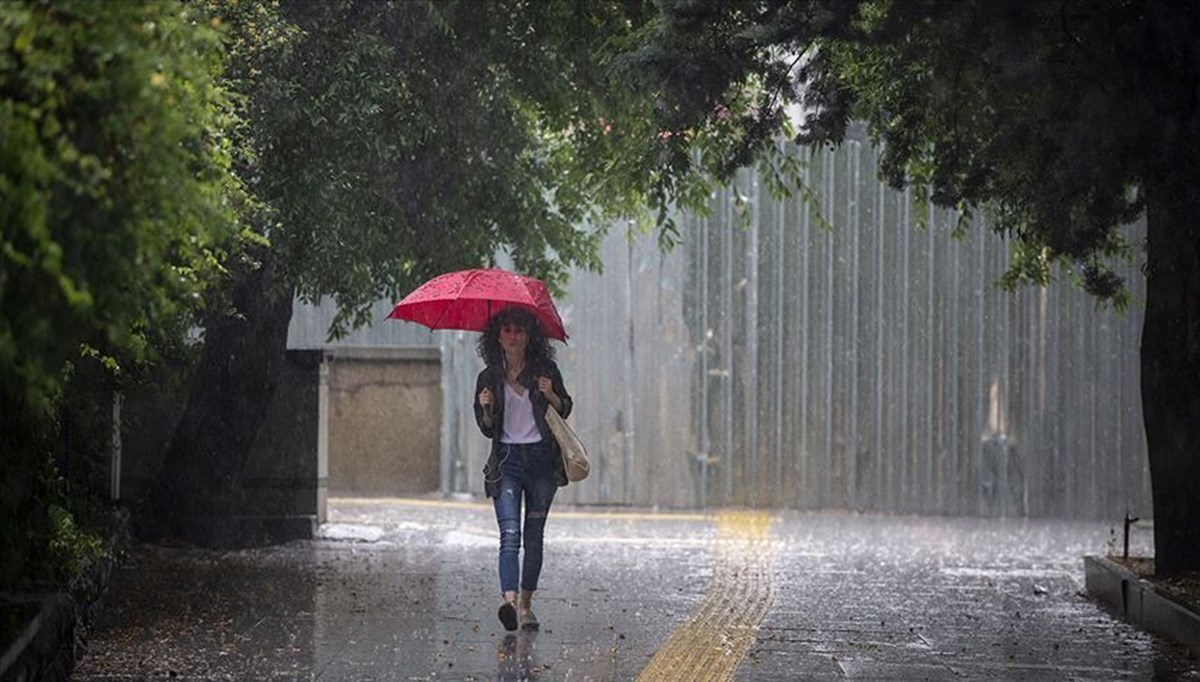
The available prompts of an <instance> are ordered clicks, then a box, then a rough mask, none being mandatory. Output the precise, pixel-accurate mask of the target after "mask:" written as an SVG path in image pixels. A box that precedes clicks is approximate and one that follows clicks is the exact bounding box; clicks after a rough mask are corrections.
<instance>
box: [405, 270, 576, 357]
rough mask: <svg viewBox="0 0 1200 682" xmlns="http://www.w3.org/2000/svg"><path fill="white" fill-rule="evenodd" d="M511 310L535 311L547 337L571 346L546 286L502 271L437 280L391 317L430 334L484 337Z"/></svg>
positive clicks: (409, 298) (408, 298)
mask: <svg viewBox="0 0 1200 682" xmlns="http://www.w3.org/2000/svg"><path fill="white" fill-rule="evenodd" d="M512 306H518V307H521V308H525V309H526V310H528V311H530V312H532V313H533V314H534V316H535V317H536V318H537V321H538V325H539V326H540V327H541V328H542V333H543V334H545V335H546V336H547V337H549V338H551V339H558V340H559V341H562V342H564V343H565V342H566V340H567V332H566V330H565V329H563V323H562V318H560V317H559V316H558V310H557V309H556V308H555V307H554V301H552V300H551V299H550V293H549V292H548V291H547V290H546V285H545V283H544V282H542V281H541V280H539V279H535V278H533V277H526V276H524V275H518V274H517V273H515V272H509V271H508V270H501V269H499V268H483V269H478V270H459V271H457V272H448V273H446V274H444V275H438V276H437V277H434V278H433V279H431V280H429V281H428V282H426V283H424V284H422V285H421V286H419V287H417V288H416V289H415V290H414V291H413V292H412V293H411V294H409V295H407V296H405V297H404V300H402V301H400V302H399V303H397V304H396V307H395V308H392V312H391V313H390V314H389V315H388V318H391V319H397V320H409V321H410V322H418V323H420V324H423V325H425V326H426V327H429V328H430V329H463V330H466V331H476V332H481V331H483V330H484V329H485V328H486V327H487V322H488V320H489V319H490V318H491V316H492V315H495V314H496V313H497V312H499V311H500V310H502V309H504V308H508V307H512Z"/></svg>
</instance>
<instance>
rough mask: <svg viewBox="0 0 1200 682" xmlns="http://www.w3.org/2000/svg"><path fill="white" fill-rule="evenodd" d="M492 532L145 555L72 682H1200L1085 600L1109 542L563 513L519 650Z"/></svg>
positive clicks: (390, 532) (476, 525) (1089, 536)
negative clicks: (1091, 563)
mask: <svg viewBox="0 0 1200 682" xmlns="http://www.w3.org/2000/svg"><path fill="white" fill-rule="evenodd" d="M494 525H495V522H494V520H493V518H492V513H491V510H490V507H487V506H484V505H482V504H479V503H441V502H429V501H420V500H390V501H367V500H335V501H332V502H331V503H330V523H329V524H328V525H326V526H325V527H324V529H323V536H324V537H323V538H322V539H320V540H317V541H313V542H297V543H291V544H288V545H285V546H280V547H272V548H265V549H258V550H250V551H240V552H221V553H218V552H208V551H196V550H180V549H166V548H155V547H142V548H139V549H138V550H137V551H136V552H135V553H134V555H133V557H132V558H131V561H130V563H129V564H128V565H127V566H126V567H125V568H124V569H123V570H122V572H121V573H120V575H119V576H118V578H117V580H116V581H115V584H114V588H113V592H112V593H111V594H110V596H109V598H108V600H107V602H106V605H105V611H104V614H103V616H102V618H101V621H100V624H99V626H98V628H97V630H96V631H95V632H94V633H93V635H92V637H91V641H90V642H89V643H88V650H89V653H88V655H87V656H86V657H85V658H84V660H82V661H81V662H80V665H79V668H78V669H77V671H76V674H75V675H74V677H73V678H72V679H75V680H131V679H156V678H163V679H165V678H173V679H204V680H311V679H318V680H520V679H540V680H633V679H644V680H720V679H735V680H836V679H846V678H849V679H860V680H879V679H894V680H918V679H928V680H949V679H982V680H1010V679H1018V680H1019V679H1024V680H1055V681H1058V680H1150V679H1193V680H1200V662H1197V661H1195V660H1189V659H1188V658H1186V656H1184V655H1183V654H1182V653H1181V652H1180V651H1179V650H1177V649H1175V648H1174V647H1171V646H1169V645H1167V644H1165V643H1163V642H1161V641H1160V640H1157V639H1155V638H1153V637H1151V636H1149V635H1147V634H1145V633H1143V632H1141V631H1138V630H1135V629H1133V628H1131V627H1130V626H1127V625H1125V624H1124V623H1122V622H1120V621H1117V620H1114V619H1113V618H1111V617H1109V616H1108V615H1107V614H1106V613H1105V612H1103V611H1102V610H1100V609H1099V608H1098V607H1097V606H1095V605H1094V604H1093V603H1092V602H1090V601H1088V599H1087V598H1086V597H1085V596H1084V595H1083V594H1082V589H1083V568H1082V560H1081V557H1082V556H1083V555H1085V554H1097V553H1103V552H1105V550H1106V548H1107V543H1108V541H1109V537H1110V536H1109V528H1108V527H1107V526H1104V525H1101V524H1095V523H1072V522H1044V521H1036V522H1031V521H987V520H978V519H942V518H937V519H933V518H919V517H884V516H860V515H852V514H805V513H797V512H781V513H776V514H763V513H758V512H747V511H729V512H713V513H706V514H655V513H634V512H625V511H606V510H587V509H577V508H567V507H558V508H556V509H555V510H554V511H552V512H551V520H550V523H549V525H548V529H547V559H546V566H545V570H544V572H543V582H542V586H541V587H542V589H541V590H540V593H539V599H538V601H537V604H536V605H537V608H536V610H537V613H538V616H539V618H540V619H541V621H542V629H541V630H540V631H539V632H520V633H516V634H512V633H506V632H505V631H504V630H503V628H502V627H500V624H499V622H498V621H497V620H496V616H495V611H496V607H497V606H498V605H499V602H498V594H497V592H498V588H497V586H496V578H495V562H496V557H495V547H496V545H497V540H496V537H495V531H494ZM1147 541H1148V539H1147ZM1135 549H1140V548H1135Z"/></svg>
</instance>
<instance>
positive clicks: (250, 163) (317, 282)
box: [142, 0, 688, 541]
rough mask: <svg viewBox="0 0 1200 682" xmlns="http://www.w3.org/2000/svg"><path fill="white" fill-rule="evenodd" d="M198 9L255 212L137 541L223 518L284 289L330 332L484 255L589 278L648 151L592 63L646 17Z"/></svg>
mask: <svg viewBox="0 0 1200 682" xmlns="http://www.w3.org/2000/svg"><path fill="white" fill-rule="evenodd" d="M206 6H207V7H209V8H210V10H211V11H212V12H213V14H214V16H216V17H218V18H219V19H220V20H221V23H222V24H223V26H224V27H225V30H226V36H227V38H226V44H227V49H228V51H229V60H230V61H229V68H228V72H227V79H228V83H229V87H230V88H231V89H232V90H233V91H235V92H237V93H239V94H240V95H241V99H240V101H241V102H242V107H241V109H240V113H241V115H242V116H243V117H244V119H245V121H246V123H247V125H246V129H245V143H246V145H247V147H248V148H249V149H250V150H251V153H250V154H249V155H248V156H247V159H246V162H245V163H244V164H241V165H240V166H239V167H238V168H237V173H238V175H239V177H241V178H242V180H243V181H244V182H245V183H246V185H247V186H248V187H250V188H251V189H252V191H253V192H254V195H255V197H256V198H257V199H258V200H259V201H260V202H261V206H260V208H261V210H260V211H258V212H257V213H255V214H254V215H251V216H250V218H249V220H250V221H251V225H252V226H253V228H254V230H255V232H256V233H257V234H258V235H259V237H260V239H259V240H258V241H256V242H250V243H248V246H247V248H246V249H245V250H243V251H240V252H239V253H241V254H242V257H241V258H239V259H237V260H236V262H235V263H233V264H231V265H230V266H229V269H230V271H231V273H232V276H231V277H230V278H229V279H228V280H227V281H226V283H225V284H224V285H223V286H222V287H220V288H214V289H212V290H210V291H209V293H208V295H207V299H208V306H207V311H208V315H207V317H206V319H205V321H204V325H203V327H204V356H203V359H202V360H201V364H200V368H199V370H198V374H197V376H196V379H195V381H194V383H193V387H192V391H191V395H190V397H189V399H188V405H187V408H186V410H185V413H184V415H183V417H182V420H181V422H180V424H179V426H178V428H177V430H176V434H175V437H174V438H173V440H172V443H171V445H170V447H169V448H168V453H167V456H166V462H165V466H164V469H163V471H162V473H161V475H160V476H159V477H158V480H159V483H160V485H159V490H158V493H157V494H156V498H157V500H158V504H157V505H156V509H155V510H154V512H153V513H147V514H143V515H142V518H143V519H144V520H152V521H154V520H163V521H165V524H163V525H162V526H161V527H158V528H147V529H146V532H147V534H149V535H158V534H169V535H177V536H183V537H190V538H192V539H197V540H205V539H209V540H211V539H212V537H213V536H212V530H213V529H212V528H211V527H210V526H211V524H212V523H214V519H216V523H220V521H219V518H220V516H221V515H222V514H225V513H228V510H237V509H238V508H239V507H241V504H240V501H239V500H240V499H241V496H242V495H244V494H245V493H244V492H243V491H241V490H240V485H239V481H238V480H237V477H236V475H235V474H232V473H230V472H237V471H239V470H240V469H241V464H242V463H244V462H245V461H246V459H247V457H248V455H249V448H250V446H251V444H252V442H253V439H254V435H255V434H256V433H257V431H258V427H259V425H261V424H262V422H263V419H264V417H265V410H266V408H267V405H268V404H269V403H270V398H271V396H272V395H273V393H274V391H275V389H276V382H277V378H278V376H279V374H280V371H281V367H282V363H283V362H284V358H285V350H286V347H285V346H286V332H287V327H288V322H289V320H290V316H291V310H292V301H293V298H294V297H295V296H297V295H298V296H300V297H301V298H303V299H309V300H312V299H319V298H321V297H323V296H333V297H335V298H336V300H337V302H338V304H339V306H340V311H341V312H340V313H339V316H338V317H337V319H336V320H335V327H334V329H333V330H332V333H333V334H337V333H339V332H340V331H342V330H344V329H346V328H347V327H348V326H351V325H357V324H361V323H363V322H366V321H367V318H366V314H367V311H368V309H369V306H370V304H371V303H373V302H374V301H376V300H378V298H379V297H380V296H381V295H389V296H391V297H393V298H396V297H398V296H399V295H400V294H403V293H405V292H407V291H408V290H410V289H411V288H413V287H415V286H416V285H417V284H419V283H420V282H421V281H423V280H424V279H426V278H428V277H430V276H432V275H434V274H438V273H440V272H443V271H446V270H453V269H458V268H462V267H471V266H477V265H480V264H484V263H487V262H488V261H489V260H490V259H491V258H493V257H494V255H495V253H496V252H497V251H498V250H500V249H507V250H508V251H510V252H511V253H512V255H513V257H514V260H515V262H516V264H517V266H518V268H520V269H522V270H524V271H527V272H530V273H533V274H537V275H540V276H542V277H545V278H547V279H549V280H550V281H551V282H552V283H557V282H561V281H562V278H563V276H564V275H565V272H566V270H567V269H568V268H569V267H572V266H582V267H587V268H598V267H599V265H600V264H599V262H598V261H597V257H596V252H597V248H598V245H599V243H600V239H601V236H602V233H603V228H602V227H595V226H602V225H606V224H607V221H608V218H609V217H610V216H612V215H615V214H622V215H626V214H634V213H637V211H638V207H639V206H642V205H644V204H645V203H646V202H647V201H648V200H650V199H651V198H650V197H649V193H650V191H651V189H652V185H651V183H650V182H648V181H647V176H646V174H645V173H644V172H643V167H644V164H643V163H642V161H643V159H644V158H645V155H646V154H651V153H655V151H656V150H657V149H658V148H659V147H660V146H661V143H660V141H659V140H658V139H657V138H656V137H655V135H654V134H652V132H651V131H650V129H649V125H650V121H651V117H650V116H648V115H647V107H648V102H647V101H646V100H645V99H644V98H641V97H638V96H636V95H637V93H635V92H633V91H631V90H629V89H628V88H625V87H620V86H619V83H618V81H616V80H615V74H614V73H613V70H612V68H611V67H610V65H609V64H608V63H607V62H606V59H607V56H608V55H610V54H613V53H614V52H615V50H616V49H618V48H622V47H628V43H627V41H629V40H631V38H632V33H633V31H634V29H635V28H637V27H639V26H641V25H644V24H645V22H646V21H647V20H648V19H649V17H650V16H652V14H651V7H650V5H649V4H648V3H644V2H616V1H613V2H589V3H577V2H571V1H568V0H556V1H548V2H525V1H523V0H506V1H501V2H492V3H487V4H480V3H476V2H379V1H377V0H336V1H331V2H330V1H321V2H316V1H313V2H307V1H302V0H296V1H293V2H283V3H281V4H279V5H276V4H270V3H261V2H258V1H257V0H254V1H251V0H244V1H237V0H223V1H219V0H212V2H209V3H206ZM687 182H688V180H687V179H686V178H684V179H681V180H680V186H683V185H685V184H686V183H687ZM218 541H222V540H218ZM225 541H228V539H226V540H225Z"/></svg>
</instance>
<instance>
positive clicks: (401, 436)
mask: <svg viewBox="0 0 1200 682" xmlns="http://www.w3.org/2000/svg"><path fill="white" fill-rule="evenodd" d="M325 353H326V358H327V365H328V381H329V403H330V404H329V492H330V494H331V495H334V496H340V497H391V496H399V495H422V494H426V493H433V492H437V491H438V490H439V488H440V484H441V454H440V453H441V444H440V440H441V423H442V386H441V381H442V374H441V359H440V358H441V356H440V353H439V351H438V349H437V348H394V347H393V348H386V347H383V348H346V347H332V348H327V349H326V350H325Z"/></svg>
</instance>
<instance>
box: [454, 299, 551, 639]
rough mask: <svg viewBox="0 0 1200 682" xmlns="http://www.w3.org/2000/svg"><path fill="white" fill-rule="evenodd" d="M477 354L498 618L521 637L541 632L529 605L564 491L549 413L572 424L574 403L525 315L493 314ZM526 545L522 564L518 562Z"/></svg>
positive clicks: (478, 410)
mask: <svg viewBox="0 0 1200 682" xmlns="http://www.w3.org/2000/svg"><path fill="white" fill-rule="evenodd" d="M478 350H479V357H481V358H483V361H484V363H485V364H486V365H487V366H486V367H485V368H484V369H483V371H482V372H480V373H479V377H478V378H477V379H476V380H475V421H476V423H478V424H479V430H480V431H482V432H483V435H484V436H487V437H488V438H491V439H492V452H491V455H490V456H489V457H488V461H487V466H485V467H484V468H483V479H484V491H485V492H486V493H487V496H488V497H490V498H492V499H493V505H494V506H495V509H496V524H497V525H498V526H499V527H500V561H499V565H500V591H501V593H502V594H503V595H504V602H503V603H502V604H501V605H500V611H499V613H498V616H499V618H500V622H501V623H503V624H504V628H505V629H506V630H516V629H517V627H518V625H520V626H521V627H523V628H526V629H536V628H537V627H538V620H537V617H536V616H535V615H533V609H532V608H531V605H532V601H533V593H534V592H535V591H536V590H537V586H538V576H539V575H540V574H541V572H542V538H543V535H544V531H545V528H546V516H547V514H548V513H549V512H550V503H551V502H553V501H554V493H555V491H556V490H557V489H558V487H559V486H564V485H566V484H567V472H566V469H565V468H564V467H563V462H562V454H561V453H560V452H559V449H558V443H557V442H555V440H554V437H553V435H551V433H550V428H549V426H547V425H546V409H547V407H549V408H551V409H554V410H557V411H558V413H559V414H561V415H562V416H563V417H564V418H565V417H567V416H568V415H570V414H571V396H570V395H568V394H567V389H566V387H564V386H563V380H562V374H561V373H560V372H559V371H558V365H557V364H555V362H554V349H553V348H552V347H551V346H550V341H549V340H548V339H547V338H546V337H545V335H543V334H542V331H541V328H540V327H538V324H537V319H536V318H535V317H534V316H533V314H532V313H530V312H529V311H527V310H524V309H522V308H505V309H503V310H501V311H500V312H498V313H496V314H495V315H493V316H492V319H491V320H489V322H488V326H487V329H486V330H484V332H483V337H482V338H480V340H479V349H478ZM522 499H524V508H525V518H524V523H522V519H521V508H522ZM522 540H524V546H525V557H524V562H521V561H520V559H519V556H518V555H519V552H520V548H521V543H522ZM518 573H519V574H520V585H519V587H520V601H519V603H518V592H517V588H518V583H517V579H518Z"/></svg>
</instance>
